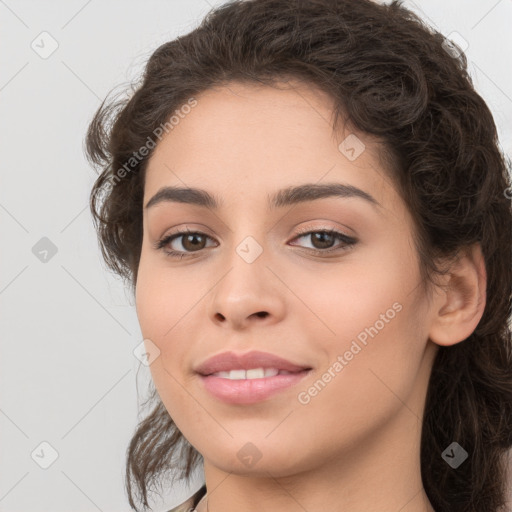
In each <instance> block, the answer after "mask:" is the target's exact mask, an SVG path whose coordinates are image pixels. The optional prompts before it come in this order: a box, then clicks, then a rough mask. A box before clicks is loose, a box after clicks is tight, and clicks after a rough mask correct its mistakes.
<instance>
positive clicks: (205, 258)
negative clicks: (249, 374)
mask: <svg viewBox="0 0 512 512" xmlns="http://www.w3.org/2000/svg"><path fill="white" fill-rule="evenodd" d="M197 101H198V104H197V106H195V107H194V108H193V109H192V111H191V112H190V113H189V114H187V116H186V117H185V118H184V119H182V120H181V121H180V123H179V124H178V125H177V126H175V127H174V129H173V130H172V131H170V132H169V134H167V135H166V136H165V137H164V138H163V139H162V140H161V142H159V144H158V146H157V147H156V149H155V152H154V154H153V155H152V157H151V160H150V161H149V163H148V168H147V174H146V181H145V193H144V205H146V204H147V203H148V201H149V200H150V199H151V198H152V197H153V196H154V195H155V194H156V193H157V192H158V191H159V190H160V189H161V188H162V187H165V186H180V187H198V188H201V189H204V190H206V191H208V192H209V193H210V194H212V195H214V196H215V197H216V198H217V199H219V200H220V201H221V202H222V205H221V206H220V207H219V208H218V209H217V210H215V209H213V208H208V207H201V206H197V205H192V204H186V203H183V202H170V201H163V202H160V203H158V204H155V205H154V206H151V207H149V208H145V209H144V237H143V246H142V254H141V260H140V266H139V274H138V282H137V288H136V306H137V314H138V318H139V322H140V325H141V330H142V333H143V336H144V338H146V339H149V340H151V343H154V344H155V345H156V346H157V347H158V349H159V350H160V356H159V357H158V358H157V359H156V360H155V361H154V362H153V363H152V364H151V367H150V368H151V373H152V377H153V379H154V382H155V386H156V387H157V389H158V392H159V394H160V397H161V399H162V401H163V402H164V404H165V406H166V408H167V410H168V411H169V414H170V415H171V417H172V418H173V420H174V421H175V423H176V425H177V426H178V428H179V429H180V430H181V432H182V433H183V434H184V436H185V437H186V438H187V439H188V441H189V442H190V443H191V444H192V445H193V446H194V447H195V448H196V449H197V450H198V451H199V452H200V453H201V454H202V455H203V456H204V471H205V479H206V485H207V489H208V495H207V497H206V499H204V500H202V502H201V504H200V505H199V507H198V509H197V510H198V511H199V512H205V511H206V510H208V511H209V512H234V511H237V512H240V511H244V512H270V511H275V510H279V511H281V512H304V511H308V512H319V511H324V510H335V511H340V512H341V511H346V512H367V511H368V510H372V511H373V510H378V511H379V512H398V511H400V512H433V511H434V509H433V508H432V506H431V504H430V502H429V500H428V498H427V495H426V494H425V491H424V489H423V485H422V480H421V474H420V433H421V419H422V414H423V410H424V402H425V395H426V390H427V384H428V379H429V376H430V372H431V368H432V363H433V360H434V357H435V355H436V352H437V349H438V348H439V345H452V344H455V343H458V342H460V341H462V340H464V339H465V338H467V337H468V336H469V335H470V334H471V333H472V332H473V330H474V329H475V328H476V326H477V324H478V321H479V320H480V318H481V316H482V313H483V310H484V306H485V280H486V275H485V268H484V262H483V258H482V254H481V251H480V248H479V247H478V246H475V247H473V248H472V250H471V251H469V252H468V253H467V254H466V255H465V256H463V257H461V258H460V260H459V261H458V262H457V264H455V265H454V266H453V268H452V273H451V274H448V275H447V276H445V277H443V281H442V284H443V285H444V287H443V288H441V287H439V288H436V290H434V292H433V293H432V294H430V295H429V294H428V293H427V292H426V291H425V290H424V288H423V286H422V284H423V283H422V280H421V277H420V272H419V261H418V255H417V253H416V250H415V246H414V243H413V238H412V237H413V232H414V227H413V223H412V219H411V217H410V214H409V212H408V210H407V208H406V206H405V204H404V202H403V201H402V199H401V198H400V196H399V195H398V193H397V191H396V189H395V187H394V186H393V182H392V181H391V178H390V177H389V175H388V174H387V171H386V169H385V168H384V166H383V164H382V162H381V160H380V159H379V156H378V151H379V148H378V146H377V145H376V144H375V143H374V141H373V140H372V139H371V138H370V137H369V136H367V135H365V134H364V133H359V132H355V131H353V130H350V129H349V128H348V127H347V130H346V131H345V132H344V133H336V134H333V132H332V128H331V121H330V120H331V112H332V104H331V102H330V101H329V98H328V97H326V96H325V95H324V94H323V93H321V92H319V91H317V90H316V89H314V88H311V87H306V86H304V85H300V86H299V85H298V86H297V88H296V89H295V90H294V89H286V90H276V89H273V88H270V87H264V86H258V85H247V84H246V85H242V84H239V83H231V84H229V87H222V88H217V89H213V90H209V91H206V92H205V93H203V94H201V95H199V96H198V97H197ZM351 133H352V134H355V135H356V136H357V137H358V139H359V141H361V142H363V143H364V144H365V149H364V151H363V152H362V153H361V154H360V155H359V156H358V157H357V158H356V159H354V160H351V159H350V158H348V157H347V153H346V152H345V153H344V152H343V151H340V149H339V144H340V143H341V142H342V141H343V140H344V139H345V138H346V137H347V136H348V135H350V134H351ZM351 156H353V155H351ZM305 183H314V184H326V183H343V184H347V185H351V186H353V187H357V188H359V189H361V190H363V191H364V192H366V193H367V194H370V195H371V196H372V197H373V198H374V199H375V201H377V202H378V205H377V204H375V203H371V202H370V201H366V200H364V199H362V198H360V197H324V198H321V199H316V200H310V201H307V202H303V203H299V204H295V205H293V206H290V205H288V206H284V207H279V208H275V209H270V208H269V206H268V203H267V201H268V196H271V195H273V194H274V193H275V192H276V191H277V190H279V189H282V188H286V187H290V186H296V185H300V184H305ZM177 228H183V229H186V228H188V229H189V231H191V232H195V233H197V232H199V233H203V234H204V235H203V236H202V237H201V236H200V235H196V240H195V241H194V240H192V241H190V239H189V237H188V236H187V235H186V234H185V235H183V236H181V237H177V238H175V239H174V240H173V241H172V242H169V243H168V244H167V246H166V247H165V248H164V249H156V248H155V247H154V244H155V243H157V242H158V240H159V239H161V238H163V237H164V236H165V235H168V234H172V233H175V230H176V229H177ZM306 228H307V230H308V231H314V232H315V233H316V232H322V231H325V230H331V229H334V230H336V231H338V232H340V233H343V234H344V235H346V236H349V237H352V238H353V239H355V240H356V242H355V243H354V244H353V245H346V244H345V243H344V241H343V240H342V239H338V238H336V237H332V238H330V239H329V238H327V239H325V240H324V242H323V245H321V244H320V243H319V242H318V241H317V238H315V237H313V236H312V235H311V234H310V235H302V234H301V233H298V231H297V230H298V229H306ZM249 236H250V237H252V239H253V240H254V241H256V242H257V246H259V247H260V248H261V250H262V252H261V254H260V255H259V256H258V257H257V258H256V259H255V260H254V261H252V262H251V263H248V262H247V260H245V259H244V258H242V257H241V256H240V254H241V253H239V252H237V247H239V245H240V244H241V242H243V241H244V240H245V239H246V237H249ZM187 239H188V240H187ZM194 243H195V245H194ZM251 243H253V242H251ZM242 246H243V247H246V248H249V247H250V250H251V251H254V250H255V249H254V248H255V247H256V245H252V246H244V245H243V244H242ZM331 248H332V249H334V250H332V251H331V252H330V253H326V252H325V251H326V250H328V249H331ZM169 249H173V250H175V251H177V252H181V253H183V254H185V257H183V259H179V258H176V257H174V258H173V257H170V256H168V255H167V254H165V252H164V250H169ZM315 249H317V250H318V251H323V253H321V252H319V253H318V254H315V253H314V250H315ZM263 312H264V313H265V314H262V313H263ZM258 313H259V314H258ZM372 327H373V331H372V329H371V328H372ZM365 329H368V330H369V331H370V332H372V333H373V336H370V335H367V340H366V344H362V343H360V342H358V345H359V346H360V350H359V351H358V352H357V353H355V354H354V352H352V354H353V355H352V356H350V354H347V351H350V350H351V347H354V345H353V344H352V343H353V341H356V342H357V340H358V339H360V338H364V335H363V334H361V333H363V332H366V333H367V334H368V331H366V330H365ZM375 331H377V332H376V333H375ZM358 335H359V338H358ZM253 349H254V350H262V351H267V352H271V353H274V354H277V355H279V356H281V357H283V358H285V359H289V360H291V361H292V362H294V363H299V364H307V365H309V366H310V367H312V368H313V371H312V372H311V373H310V374H309V375H308V376H307V378H306V379H305V380H304V381H303V382H301V383H300V384H299V385H298V386H296V387H291V388H288V389H286V390H284V391H282V392H280V393H278V394H277V395H274V396H272V397H271V398H269V399H267V400H265V401H263V402H260V403H257V404H253V405H233V404H226V403H224V402H222V401H220V400H218V399H217V398H215V397H213V396H212V395H210V394H209V393H208V392H207V391H206V390H205V389H204V387H203V385H202V382H201V379H200V378H199V376H198V375H197V374H196V373H195V372H194V371H193V368H194V367H195V366H197V365H198V364H199V363H200V362H203V361H204V360H206V359H207V358H209V357H210V356H212V355H215V354H218V353H221V352H224V351H227V350H232V351H235V352H238V353H242V352H247V351H250V350H253ZM338 356H341V357H342V358H343V361H344V364H343V365H342V369H341V370H339V366H337V367H336V368H338V371H336V368H335V362H336V361H337V360H338V359H337V358H338ZM338 361H339V360H338ZM329 372H330V375H331V378H330V379H328V377H322V376H323V375H325V374H326V373H329ZM319 380H321V381H322V382H323V383H324V384H325V385H323V386H322V387H319V391H318V390H317V392H316V393H315V392H314V391H308V390H311V388H312V387H313V386H314V384H315V383H318V381H319ZM326 381H328V382H326ZM301 392H302V395H300V393H301ZM299 396H301V397H302V399H300V398H299ZM248 443H251V444H250V445H249V444H248ZM248 447H250V448H248ZM240 450H242V452H240ZM244 450H252V452H251V453H252V454H254V455H256V458H258V457H259V459H258V460H257V461H256V462H255V463H253V464H252V465H251V464H249V465H248V463H247V462H246V459H244V458H243V457H242V456H241V454H243V453H246V452H244ZM439 456H441V454H439Z"/></svg>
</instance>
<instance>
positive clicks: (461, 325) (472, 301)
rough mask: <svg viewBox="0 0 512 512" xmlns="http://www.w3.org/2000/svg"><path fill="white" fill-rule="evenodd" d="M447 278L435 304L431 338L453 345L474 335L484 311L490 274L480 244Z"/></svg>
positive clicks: (443, 343) (462, 257)
mask: <svg viewBox="0 0 512 512" xmlns="http://www.w3.org/2000/svg"><path fill="white" fill-rule="evenodd" d="M445 277H446V281H445V283H446V284H445V286H443V287H442V289H439V291H438V294H437V296H436V298H435V300H434V301H433V302H432V323H431V326H430V332H429V338H430V339H431V340H432V341H433V342H434V343H436V344H438V345H442V346H450V345H455V344H456V343H459V342H461V341H464V340H465V339H466V338H468V337H469V336H470V335H471V334H472V333H473V331H474V330H475V329H476V326H477V325H478V322H480V319H481V318H482V315H483V312H484V309H485V304H486V288H487V272H486V270H485V259H484V256H483V254H482V249H481V247H480V244H478V243H477V244H474V245H472V246H471V247H469V248H468V249H467V250H466V251H464V252H463V254H461V256H460V257H459V258H458V259H457V260H456V261H455V262H454V263H453V264H452V266H451V268H450V270H449V272H448V274H447V275H446V276H445Z"/></svg>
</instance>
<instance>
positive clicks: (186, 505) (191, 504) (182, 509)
mask: <svg viewBox="0 0 512 512" xmlns="http://www.w3.org/2000/svg"><path fill="white" fill-rule="evenodd" d="M205 494H206V485H203V486H202V487H201V488H200V489H199V490H198V491H197V492H195V493H194V494H193V495H192V496H191V497H190V498H189V499H188V500H187V501H184V502H183V503H181V504H180V505H178V506H177V507H174V508H172V509H171V510H168V511H167V512H193V511H194V510H195V507H196V505H197V504H198V503H199V501H200V500H201V498H202V497H203V496H204V495H205Z"/></svg>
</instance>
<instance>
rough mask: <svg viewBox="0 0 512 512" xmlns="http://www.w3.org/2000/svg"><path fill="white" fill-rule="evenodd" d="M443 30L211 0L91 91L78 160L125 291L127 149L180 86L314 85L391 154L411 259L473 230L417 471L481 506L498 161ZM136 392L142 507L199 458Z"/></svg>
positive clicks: (175, 99) (501, 189)
mask: <svg viewBox="0 0 512 512" xmlns="http://www.w3.org/2000/svg"><path fill="white" fill-rule="evenodd" d="M448 46H449V45H448V44H447V41H446V40H445V38H444V37H443V35H441V34H440V33H438V32H437V31H435V30H433V29H432V28H431V27H430V26H428V25H426V24H425V23H424V22H423V21H422V20H421V19H420V18H419V17H418V16H417V15H416V14H414V13H413V12H411V11H410V10H408V9H406V8H405V7H403V6H402V5H401V3H400V1H399V0H395V1H392V2H391V3H390V4H389V5H384V4H378V3H374V2H372V1H370V0H358V1H353V0H297V1H293V2H292V1H290V0H245V1H243V0H242V1H240V0H235V1H231V2H229V3H227V4H224V5H222V6H220V7H216V8H214V9H212V10H211V11H210V12H209V13H208V15H207V16H206V17H205V19H204V20H203V21H202V23H201V24H200V25H199V26H198V27H197V28H195V29H194V30H192V31H191V32H190V33H188V34H186V35H184V36H182V37H178V38H177V39H175V40H172V41H169V42H167V43H165V44H163V45H162V46H160V47H159V48H157V49H156V51H155V52H154V53H153V54H152V55H151V57H150V58H149V60H148V62H147V65H146V67H145V70H144V74H143V77H141V81H140V83H138V84H135V85H132V91H131V93H132V95H131V97H129V96H123V97H122V98H119V97H116V98H114V99H111V100H109V101H108V102H107V99H105V100H104V101H103V103H102V105H101V106H100V107H99V109H98V111H97V112H96V113H95V115H94V118H93V120H92V122H91V124H90V126H89V129H88V133H87V137H86V141H85V142H86V144H85V146H86V153H87V157H88V158H89V161H90V162H91V163H92V164H93V165H94V166H96V167H99V168H100V174H99V177H98V178H97V180H96V182H95V184H94V187H93V190H92V192H91V197H90V206H91V211H92V214H93V219H94V224H95V227H96V229H97V233H98V238H99V242H100V247H101V251H102V254H103V257H104V259H105V261H106V264H107V265H108V266H109V268H110V269H112V270H113V271H114V272H116V273H117V274H119V275H120V276H122V277H123V278H124V279H125V280H126V281H127V282H128V283H129V284H130V285H131V286H132V291H134V290H135V287H136V283H137V268H138V263H139V258H140V253H141V245H142V198H143V193H144V174H145V168H146V164H147V161H148V159H149V157H150V156H151V154H152V150H151V149H150V150H149V153H148V154H147V155H145V156H144V157H143V158H141V157H138V158H134V154H137V155H139V153H138V150H139V149H140V148H142V147H144V146H146V147H147V146H148V145H149V144H148V142H149V141H150V140H152V135H153V136H154V134H155V133H158V127H159V126H162V125H164V124H165V123H168V120H169V117H170V116H171V115H173V113H176V112H178V109H179V108H180V107H182V105H184V104H186V103H187V101H190V98H193V97H194V96H195V95H197V94H199V93H200V92H202V91H205V90H207V89H209V88H211V87H214V86H219V85H225V84H228V83H229V82H230V81H233V80H237V81H245V82H259V83H264V84H266V85H268V86H276V83H278V82H282V81H283V80H285V79H286V78H290V77H292V78H295V79H299V80H300V81H303V82H306V83H310V84H312V85H315V86H317V87H320V88H321V90H323V91H325V92H327V93H328V94H329V95H330V97H331V98H332V99H333V100H334V102H335V111H334V114H335V117H334V119H335V122H334V126H336V123H337V120H338V119H340V118H342V117H343V118H344V119H346V120H350V121H351V122H352V123H353V126H355V127H356V128H358V129H359V130H361V131H362V132H366V133H368V134H372V135H374V136H376V137H377V138H378V140H380V141H381V143H382V155H384V156H385V157H386V158H389V159H391V160H390V161H392V162H393V176H392V178H393V182H394V184H396V186H397V189H398V190H399V191H400V194H401V196H402V198H403V200H404V201H405V203H406V205H407V207H408V209H409V211H410V213H411V215H412V217H413V219H414V223H415V230H416V232H415V243H416V247H417V250H418V254H419V256H420V262H421V270H422V275H424V276H425V278H427V279H428V280H429V281H430V282H433V277H435V275H436V273H440V272H442V270H441V269H440V268H438V266H436V261H437V260H436V258H437V257H438V256H446V257H454V256H456V255H457V254H459V252H460V251H461V250H464V249H465V248H466V247H468V246H469V245H472V244H474V243H478V244H480V246H481V248H482V252H483V255H484V258H485V265H486V272H487V290H486V292H487V301H486V306H485V310H484V313H483V316H482V318H481V320H480V322H479V324H478V326H477V327H476V329H475V331H474V332H473V333H472V334H471V335H470V336H469V337H468V338H467V339H466V340H464V341H463V342H461V343H457V344H455V345H453V346H447V347H443V346H442V347H439V351H438V354H437V356H436V359H435V362H434V365H433V369H432V374H431V378H430V381H429V386H428V390H427V399H426V406H425V412H424V417H423V427H422V434H421V475H422V480H423V485H424V488H425V492H426V494H427V496H428V498H429V500H430V502H431V503H432V505H433V507H434V508H435V510H436V511H437V512H491V511H492V512H496V511H498V510H500V509H501V507H503V506H504V504H505V503H506V491H507V489H506V481H507V451H508V450H509V449H510V447H511V446H512V336H511V330H510V325H509V324H508V321H509V318H510V317H511V310H512V306H511V299H512V267H511V261H512V207H511V201H510V192H512V188H510V187H511V181H510V176H509V174H508V172H507V171H508V170H509V169H510V168H511V167H512V166H511V163H510V160H509V159H508V158H506V157H505V155H504V154H503V153H502V152H501V151H500V149H499V143H498V137H497V130H496V126H495V123H494V120H493V117H492V114H491V112H490V110H489V108H488V107H487V105H486V103H485V102H484V100H483V99H482V98H481V96H480V95H479V94H477V92H476V91H475V89H474V87H473V84H472V80H471V78H470V76H469V75H468V71H467V60H466V57H465V55H464V53H462V52H461V53H460V54H457V52H455V53H454V52H453V51H447V50H448ZM452 49H453V46H452ZM153 142H154V141H153ZM153 146H154V144H153ZM127 162H130V163H129V165H128V166H127ZM123 169H124V171H123ZM149 403H154V407H153V410H152V412H151V413H150V414H149V415H148V416H147V417H146V418H145V419H144V420H143V421H141V422H140V423H139V425H138V427H137V429H136V431H135V434H134V436H133V438H132V440H131V443H130V446H129V448H128V450H127V464H126V486H127V492H128V496H129V502H130V505H131V507H132V508H133V509H134V510H138V509H137V507H136V505H135V502H136V501H138V502H139V503H141V504H142V505H143V506H144V507H145V508H147V507H148V501H147V497H148V490H149V489H150V488H151V486H154V485H156V484H158V483H160V482H161V481H162V479H163V476H164V475H165V474H166V473H172V474H173V475H174V476H176V475H179V477H180V478H186V479H188V478H189V477H190V474H191V472H192V470H193V469H195V468H196V467H197V466H198V465H199V464H200V463H201V460H202V456H201V454H199V453H198V452H197V451H196V450H195V449H194V448H193V447H192V446H191V445H190V444H189V443H188V441H187V440H186V439H185V438H184V436H183V435H182V434H181V432H180V431H179V430H178V428H177V427H176V425H175V424H174V422H173V420H172V419H171V418H170V416H169V414H168V413H167V411H166V409H165V407H164V406H163V404H162V402H161V401H160V399H159V397H158V395H157V394H156V391H154V392H153V394H152V396H151V397H150V401H149ZM453 440H456V441H457V442H458V443H459V444H460V445H461V446H463V447H464V449H465V450H466V451H467V452H468V453H469V458H468V459H467V460H466V461H465V462H464V464H462V465H461V466H460V467H459V468H457V470H454V469H452V468H451V467H449V466H448V464H446V462H445V461H444V460H443V459H442V457H441V453H442V452H443V451H444V450H445V448H446V447H447V446H448V445H449V444H450V443H451V442H452V441H453ZM178 449H179V452H178ZM177 455H178V462H176V460H175V459H176V456H177ZM182 462H184V464H182ZM133 486H135V489H134V488H133ZM136 491H137V492H136Z"/></svg>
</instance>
